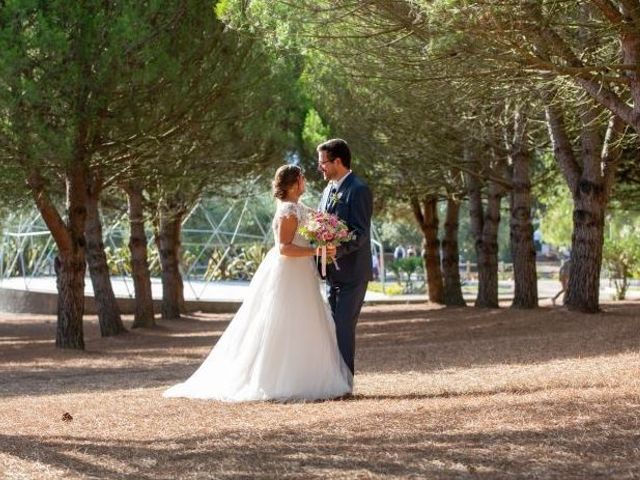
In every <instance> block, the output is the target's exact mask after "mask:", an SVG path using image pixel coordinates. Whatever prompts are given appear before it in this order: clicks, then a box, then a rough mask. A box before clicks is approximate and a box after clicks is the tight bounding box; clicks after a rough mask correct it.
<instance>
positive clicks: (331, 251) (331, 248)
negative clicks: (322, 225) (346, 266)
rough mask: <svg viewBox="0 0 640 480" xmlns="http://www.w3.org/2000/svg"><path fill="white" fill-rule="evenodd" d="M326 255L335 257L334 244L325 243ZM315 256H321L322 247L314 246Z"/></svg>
mask: <svg viewBox="0 0 640 480" xmlns="http://www.w3.org/2000/svg"><path fill="white" fill-rule="evenodd" d="M326 248H327V257H335V256H336V251H337V250H336V246H335V245H327V247H326ZM316 256H318V257H320V256H322V247H318V248H316Z"/></svg>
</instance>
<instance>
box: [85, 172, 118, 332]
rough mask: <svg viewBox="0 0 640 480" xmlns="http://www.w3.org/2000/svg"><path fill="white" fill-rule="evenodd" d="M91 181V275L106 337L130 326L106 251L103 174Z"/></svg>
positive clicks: (88, 235) (87, 229) (88, 227)
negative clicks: (115, 290) (124, 317)
mask: <svg viewBox="0 0 640 480" xmlns="http://www.w3.org/2000/svg"><path fill="white" fill-rule="evenodd" d="M87 183H88V185H87V186H88V188H87V221H86V225H85V236H86V239H87V263H88V264H89V275H90V276H91V283H92V285H93V295H94V300H95V302H96V307H97V311H98V323H99V324H100V334H101V335H102V336H103V337H110V336H113V335H119V334H121V333H124V332H126V331H127V330H126V328H125V327H124V324H123V323H122V318H121V317H120V307H119V306H118V302H117V300H116V296H115V294H114V293H113V286H112V285H111V276H110V274H109V266H108V264H107V255H106V253H105V251H104V242H103V239H102V222H101V220H100V207H99V204H100V193H101V191H102V182H101V180H100V178H99V177H97V176H96V175H92V176H91V177H90V178H89V180H88V182H87Z"/></svg>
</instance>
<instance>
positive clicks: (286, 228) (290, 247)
mask: <svg viewBox="0 0 640 480" xmlns="http://www.w3.org/2000/svg"><path fill="white" fill-rule="evenodd" d="M297 229H298V219H297V218H296V217H295V216H294V215H291V216H288V217H283V218H281V219H280V228H278V237H280V238H279V239H278V241H279V249H280V255H285V256H287V257H312V256H314V255H320V253H319V252H320V249H319V248H314V247H300V246H299V245H294V244H293V243H292V242H293V237H294V236H295V234H296V230H297ZM331 252H332V253H333V255H335V247H327V254H328V255H329V256H331V254H332V253H331Z"/></svg>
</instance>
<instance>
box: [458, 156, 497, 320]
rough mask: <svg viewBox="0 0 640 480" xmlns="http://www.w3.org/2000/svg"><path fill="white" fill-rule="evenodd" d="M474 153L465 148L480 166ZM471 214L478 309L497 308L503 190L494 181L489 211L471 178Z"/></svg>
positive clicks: (476, 181)
mask: <svg viewBox="0 0 640 480" xmlns="http://www.w3.org/2000/svg"><path fill="white" fill-rule="evenodd" d="M473 155H474V154H473V152H471V151H470V150H469V149H468V148H465V157H466V159H467V162H468V163H470V164H474V163H475V164H476V165H479V163H478V162H477V160H476V159H475V158H473ZM467 178H468V188H469V215H470V217H471V232H472V233H473V236H474V240H475V251H476V257H477V262H478V295H477V297H476V301H475V306H476V307H484V308H498V306H499V305H498V226H499V224H500V203H501V200H502V196H503V194H504V188H503V187H501V186H499V185H498V184H497V183H496V182H494V181H492V182H491V183H490V186H489V191H488V194H487V207H486V212H485V209H484V207H483V205H482V185H481V182H480V179H479V178H478V177H477V176H475V175H468V177H467Z"/></svg>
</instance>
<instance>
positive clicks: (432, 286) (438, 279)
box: [411, 194, 444, 305]
mask: <svg viewBox="0 0 640 480" xmlns="http://www.w3.org/2000/svg"><path fill="white" fill-rule="evenodd" d="M411 206H412V208H413V213H414V217H415V219H416V221H417V222H418V225H419V226H420V230H421V231H422V235H423V240H422V259H423V262H424V268H425V273H426V278H427V290H428V295H429V301H431V302H433V303H438V304H441V305H443V304H444V282H443V279H442V267H441V261H440V240H439V239H438V196H437V195H435V194H433V195H426V196H425V197H424V198H423V200H422V202H420V201H419V200H418V199H417V198H413V199H412V200H411Z"/></svg>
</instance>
